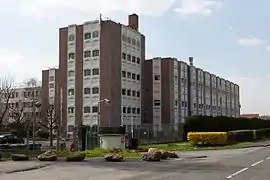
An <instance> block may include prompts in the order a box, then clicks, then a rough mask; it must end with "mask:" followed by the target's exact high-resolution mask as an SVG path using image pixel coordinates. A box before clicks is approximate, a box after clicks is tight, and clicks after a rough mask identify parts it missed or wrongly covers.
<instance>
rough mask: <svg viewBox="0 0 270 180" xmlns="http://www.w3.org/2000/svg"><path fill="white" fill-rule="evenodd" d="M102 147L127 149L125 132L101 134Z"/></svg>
mask: <svg viewBox="0 0 270 180" xmlns="http://www.w3.org/2000/svg"><path fill="white" fill-rule="evenodd" d="M100 147H101V148H104V149H114V148H117V149H122V150H124V149H125V135H124V134H100Z"/></svg>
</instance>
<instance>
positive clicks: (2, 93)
mask: <svg viewBox="0 0 270 180" xmlns="http://www.w3.org/2000/svg"><path fill="white" fill-rule="evenodd" d="M14 88H15V84H14V79H13V78H10V77H4V78H2V79H0V132H3V122H4V119H5V118H6V116H7V115H8V110H9V102H10V99H11V98H12V97H13V96H14Z"/></svg>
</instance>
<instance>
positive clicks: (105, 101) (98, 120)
mask: <svg viewBox="0 0 270 180" xmlns="http://www.w3.org/2000/svg"><path fill="white" fill-rule="evenodd" d="M102 102H104V103H106V104H109V103H110V100H109V99H106V98H105V99H102V100H100V101H98V104H97V106H98V117H97V144H98V146H100V141H99V126H100V103H102Z"/></svg>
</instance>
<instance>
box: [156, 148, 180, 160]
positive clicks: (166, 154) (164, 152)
mask: <svg viewBox="0 0 270 180" xmlns="http://www.w3.org/2000/svg"><path fill="white" fill-rule="evenodd" d="M159 151H160V153H161V159H168V158H179V157H178V155H177V154H176V153H175V152H173V151H167V150H159Z"/></svg>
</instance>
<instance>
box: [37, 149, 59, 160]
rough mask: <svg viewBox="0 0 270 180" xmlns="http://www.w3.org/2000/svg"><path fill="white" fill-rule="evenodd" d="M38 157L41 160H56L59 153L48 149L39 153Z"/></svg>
mask: <svg viewBox="0 0 270 180" xmlns="http://www.w3.org/2000/svg"><path fill="white" fill-rule="evenodd" d="M37 158H38V159H39V160H40V161H56V160H57V155H56V152H55V151H46V152H45V153H42V154H40V155H38V157H37Z"/></svg>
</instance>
